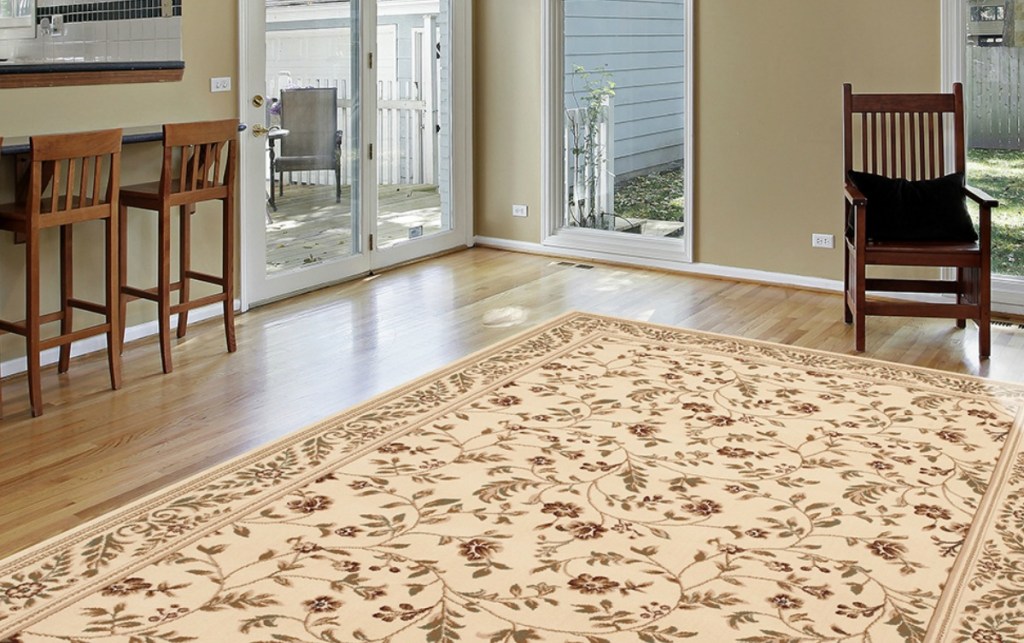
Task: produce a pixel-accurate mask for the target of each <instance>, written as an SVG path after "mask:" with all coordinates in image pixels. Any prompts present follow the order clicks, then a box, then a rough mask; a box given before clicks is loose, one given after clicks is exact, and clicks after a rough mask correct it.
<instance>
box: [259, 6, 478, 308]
mask: <svg viewBox="0 0 1024 643" xmlns="http://www.w3.org/2000/svg"><path fill="white" fill-rule="evenodd" d="M239 6H240V13H241V15H242V23H243V25H244V27H245V29H244V31H245V33H246V37H245V38H244V39H243V51H242V56H241V60H242V61H243V64H244V67H245V69H244V72H243V81H244V88H243V95H242V97H241V98H242V101H243V113H244V114H245V120H246V124H247V126H248V127H247V131H246V133H245V134H244V139H245V141H246V145H245V146H243V156H244V159H245V162H244V164H243V168H244V170H243V180H242V184H243V208H242V209H243V221H242V229H243V247H242V255H243V263H244V265H243V274H244V275H245V279H244V284H243V286H244V288H243V289H244V291H245V293H246V295H247V299H248V301H250V302H259V301H265V300H269V299H273V298H277V297H281V296H284V295H288V294H291V293H294V292H300V291H303V290H309V289H311V288H316V287H318V286H321V285H324V284H328V283H332V282H336V281H340V280H343V279H346V278H350V277H352V276H355V275H359V274H365V273H367V272H369V271H371V270H374V269H377V268H381V267H385V266H389V265H392V264H396V263H401V262H404V261H409V260H412V259H416V258H418V257H422V256H426V255H429V254H432V253H436V252H439V251H442V250H445V249H448V248H451V247H455V246H458V245H464V244H465V243H466V239H467V231H466V230H465V229H464V226H463V225H461V222H464V221H465V220H466V219H465V218H464V215H463V216H462V218H460V216H459V214H458V212H459V207H460V206H459V204H457V201H458V199H457V198H456V197H455V194H456V192H458V190H457V189H456V187H457V186H456V184H455V182H454V181H453V172H452V168H453V161H454V159H453V149H455V147H456V144H455V142H454V141H455V139H454V138H453V137H454V135H455V133H456V130H455V129H454V125H455V124H456V121H455V117H454V112H455V111H456V109H455V108H454V106H455V105H456V103H457V102H458V101H456V100H455V98H454V96H455V94H454V93H453V82H452V79H453V75H454V70H455V65H454V64H453V60H454V57H453V52H456V51H457V46H458V43H460V42H461V39H459V38H455V37H453V34H454V32H453V29H454V28H455V27H456V26H458V27H459V28H460V29H463V30H465V29H468V15H469V14H468V7H466V6H463V7H462V9H461V11H459V12H457V13H456V12H454V11H453V2H452V0H422V1H417V2H408V1H406V0H352V1H338V0H309V1H306V2H301V3H296V2H292V1H290V0H259V2H248V1H245V0H242V1H241V2H240V5H239ZM456 15H457V16H458V17H457V19H456ZM461 73H462V74H463V75H465V76H466V78H468V74H467V72H466V71H465V70H462V72H461ZM462 95H468V92H467V90H466V89H461V94H460V96H462ZM467 103H468V100H464V101H463V103H462V104H467ZM461 181H462V182H467V181H468V179H466V178H462V179H461ZM462 207H464V206H462Z"/></svg>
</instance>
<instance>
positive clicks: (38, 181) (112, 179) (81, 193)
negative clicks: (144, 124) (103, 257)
mask: <svg viewBox="0 0 1024 643" xmlns="http://www.w3.org/2000/svg"><path fill="white" fill-rule="evenodd" d="M121 134H122V133H121V130H120V129H109V130H99V131H94V132H81V133H76V134H50V135H45V136H33V137H32V138H31V139H30V151H29V178H28V186H27V187H28V192H27V201H28V207H29V212H34V213H39V214H41V215H46V214H50V215H55V214H62V215H73V214H74V212H75V211H77V210H85V209H87V208H94V207H105V206H106V207H109V206H116V205H117V189H118V186H119V184H120V176H121Z"/></svg>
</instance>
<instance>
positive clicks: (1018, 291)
mask: <svg viewBox="0 0 1024 643" xmlns="http://www.w3.org/2000/svg"><path fill="white" fill-rule="evenodd" d="M964 7H965V4H964V0H942V6H941V10H940V18H941V25H942V86H943V87H944V88H948V87H951V86H952V85H953V83H957V82H960V83H963V82H966V80H967V73H966V72H967V69H966V62H965V60H964V51H963V48H962V46H960V45H957V44H956V43H964V42H966V41H967V24H966V16H965V10H964ZM943 91H949V90H948V89H944V90H943ZM992 310H994V311H996V312H1002V313H1010V314H1014V315H1024V279H1016V278H1012V277H1001V276H999V275H992Z"/></svg>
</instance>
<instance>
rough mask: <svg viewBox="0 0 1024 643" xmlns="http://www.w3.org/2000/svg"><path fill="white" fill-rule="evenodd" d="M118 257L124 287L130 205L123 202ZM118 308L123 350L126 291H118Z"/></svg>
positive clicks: (119, 216) (118, 269) (122, 347)
mask: <svg viewBox="0 0 1024 643" xmlns="http://www.w3.org/2000/svg"><path fill="white" fill-rule="evenodd" d="M117 259H118V261H117V274H118V284H120V286H121V287H124V286H127V285H128V206H126V205H125V204H123V203H121V204H119V205H118V208H117ZM117 308H118V311H117V312H118V319H119V320H120V321H121V325H120V328H119V330H118V334H119V341H118V343H117V345H118V347H119V349H120V350H121V351H122V352H123V351H124V332H125V327H126V326H127V325H128V324H127V323H126V321H125V320H127V319H128V295H126V294H125V293H124V292H121V291H118V293H117Z"/></svg>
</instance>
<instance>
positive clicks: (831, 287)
mask: <svg viewBox="0 0 1024 643" xmlns="http://www.w3.org/2000/svg"><path fill="white" fill-rule="evenodd" d="M476 245H479V246H486V247H488V248H498V249H500V250H512V251H515V252H525V253H528V254H540V255H549V256H553V257H565V258H570V259H589V260H592V261H602V262H606V263H612V264H620V265H627V266H636V267H638V268H658V269H662V270H671V271H674V272H680V273H684V274H693V275H701V276H705V277H719V278H724V279H736V280H738V281H755V282H760V283H766V284H772V285H777V286H791V287H795V288H807V289H812V290H823V291H826V292H836V293H841V292H843V282H842V281H839V280H834V279H822V278H819V277H807V276H804V275H793V274H789V273H785V272H768V271H765V270H753V269H750V268H735V267H732V266H718V265H715V264H709V263H686V262H682V261H664V260H660V259H639V258H634V257H629V256H625V255H619V254H607V253H601V252H588V251H579V250H575V249H574V250H566V249H564V248H559V247H555V246H547V245H543V244H540V243H531V242H526V241H510V240H508V239H497V238H494V237H480V236H478V237H476ZM892 296H898V295H892ZM934 297H938V296H934ZM936 300H938V299H936ZM992 311H993V312H996V313H1005V314H1010V315H1024V284H1022V283H1021V282H1019V281H1017V280H1013V279H1006V278H999V277H996V278H994V279H993V280H992Z"/></svg>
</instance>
